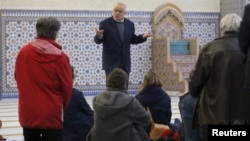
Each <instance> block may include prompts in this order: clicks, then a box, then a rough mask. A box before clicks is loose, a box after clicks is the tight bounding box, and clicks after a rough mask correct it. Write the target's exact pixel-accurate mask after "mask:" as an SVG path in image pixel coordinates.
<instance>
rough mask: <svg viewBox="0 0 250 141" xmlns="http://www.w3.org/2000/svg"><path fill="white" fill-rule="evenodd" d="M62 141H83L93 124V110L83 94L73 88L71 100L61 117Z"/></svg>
mask: <svg viewBox="0 0 250 141" xmlns="http://www.w3.org/2000/svg"><path fill="white" fill-rule="evenodd" d="M63 120H64V122H63V136H62V141H85V139H86V136H87V134H88V133H89V131H90V129H91V128H92V126H93V124H94V119H93V110H92V109H91V107H90V106H89V104H88V103H87V101H86V99H85V98H84V96H83V93H82V92H81V91H79V90H77V89H75V88H73V92H72V98H71V101H70V103H69V106H68V107H67V109H66V110H65V112H64V117H63Z"/></svg>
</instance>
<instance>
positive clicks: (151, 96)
mask: <svg viewBox="0 0 250 141" xmlns="http://www.w3.org/2000/svg"><path fill="white" fill-rule="evenodd" d="M135 98H136V99H137V100H138V101H139V102H140V103H141V104H142V106H143V107H145V108H146V107H149V108H150V112H151V115H152V118H153V120H154V122H156V123H161V124H165V125H170V121H171V117H172V111H171V99H170V97H169V95H168V94H167V93H166V92H165V91H164V90H163V89H162V88H161V87H146V88H145V89H144V90H143V91H142V92H141V93H140V94H137V95H136V96H135Z"/></svg>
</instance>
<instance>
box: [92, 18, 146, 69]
mask: <svg viewBox="0 0 250 141" xmlns="http://www.w3.org/2000/svg"><path fill="white" fill-rule="evenodd" d="M116 24H117V23H116V21H115V20H114V19H113V17H109V18H107V19H104V20H103V21H101V22H100V25H99V29H103V30H104V35H103V38H102V39H99V38H98V37H97V36H95V37H94V41H95V43H97V44H101V43H103V52H102V59H103V60H102V69H103V70H105V71H111V70H113V69H114V68H116V67H125V69H126V71H127V72H130V71H131V56H130V45H131V44H139V43H142V42H144V41H146V38H145V39H144V38H142V35H138V36H137V35H135V28H134V23H133V22H131V21H130V20H129V19H126V18H125V19H124V35H123V40H122V39H121V37H120V34H119V31H118V28H117V25H116Z"/></svg>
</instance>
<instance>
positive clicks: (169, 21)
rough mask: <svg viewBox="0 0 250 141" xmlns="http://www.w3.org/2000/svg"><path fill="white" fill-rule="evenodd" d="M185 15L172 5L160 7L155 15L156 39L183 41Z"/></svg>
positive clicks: (154, 28)
mask: <svg viewBox="0 0 250 141" xmlns="http://www.w3.org/2000/svg"><path fill="white" fill-rule="evenodd" d="M183 26H184V14H183V12H182V11H181V9H180V8H179V7H177V6H176V5H174V4H172V3H166V4H162V5H160V6H159V7H158V8H157V9H156V10H155V12H154V14H153V31H154V38H161V37H169V38H170V39H182V31H183Z"/></svg>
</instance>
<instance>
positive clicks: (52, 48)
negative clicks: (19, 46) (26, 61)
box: [30, 37, 63, 62]
mask: <svg viewBox="0 0 250 141" xmlns="http://www.w3.org/2000/svg"><path fill="white" fill-rule="evenodd" d="M30 45H31V46H32V47H33V49H34V50H32V52H31V55H32V56H33V57H32V58H34V60H36V61H38V62H51V61H55V60H57V59H58V58H59V57H60V56H61V54H62V52H63V51H62V50H61V49H62V47H61V45H59V44H58V43H56V42H55V40H52V39H47V38H41V37H36V38H35V39H34V40H32V41H31V42H30Z"/></svg>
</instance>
